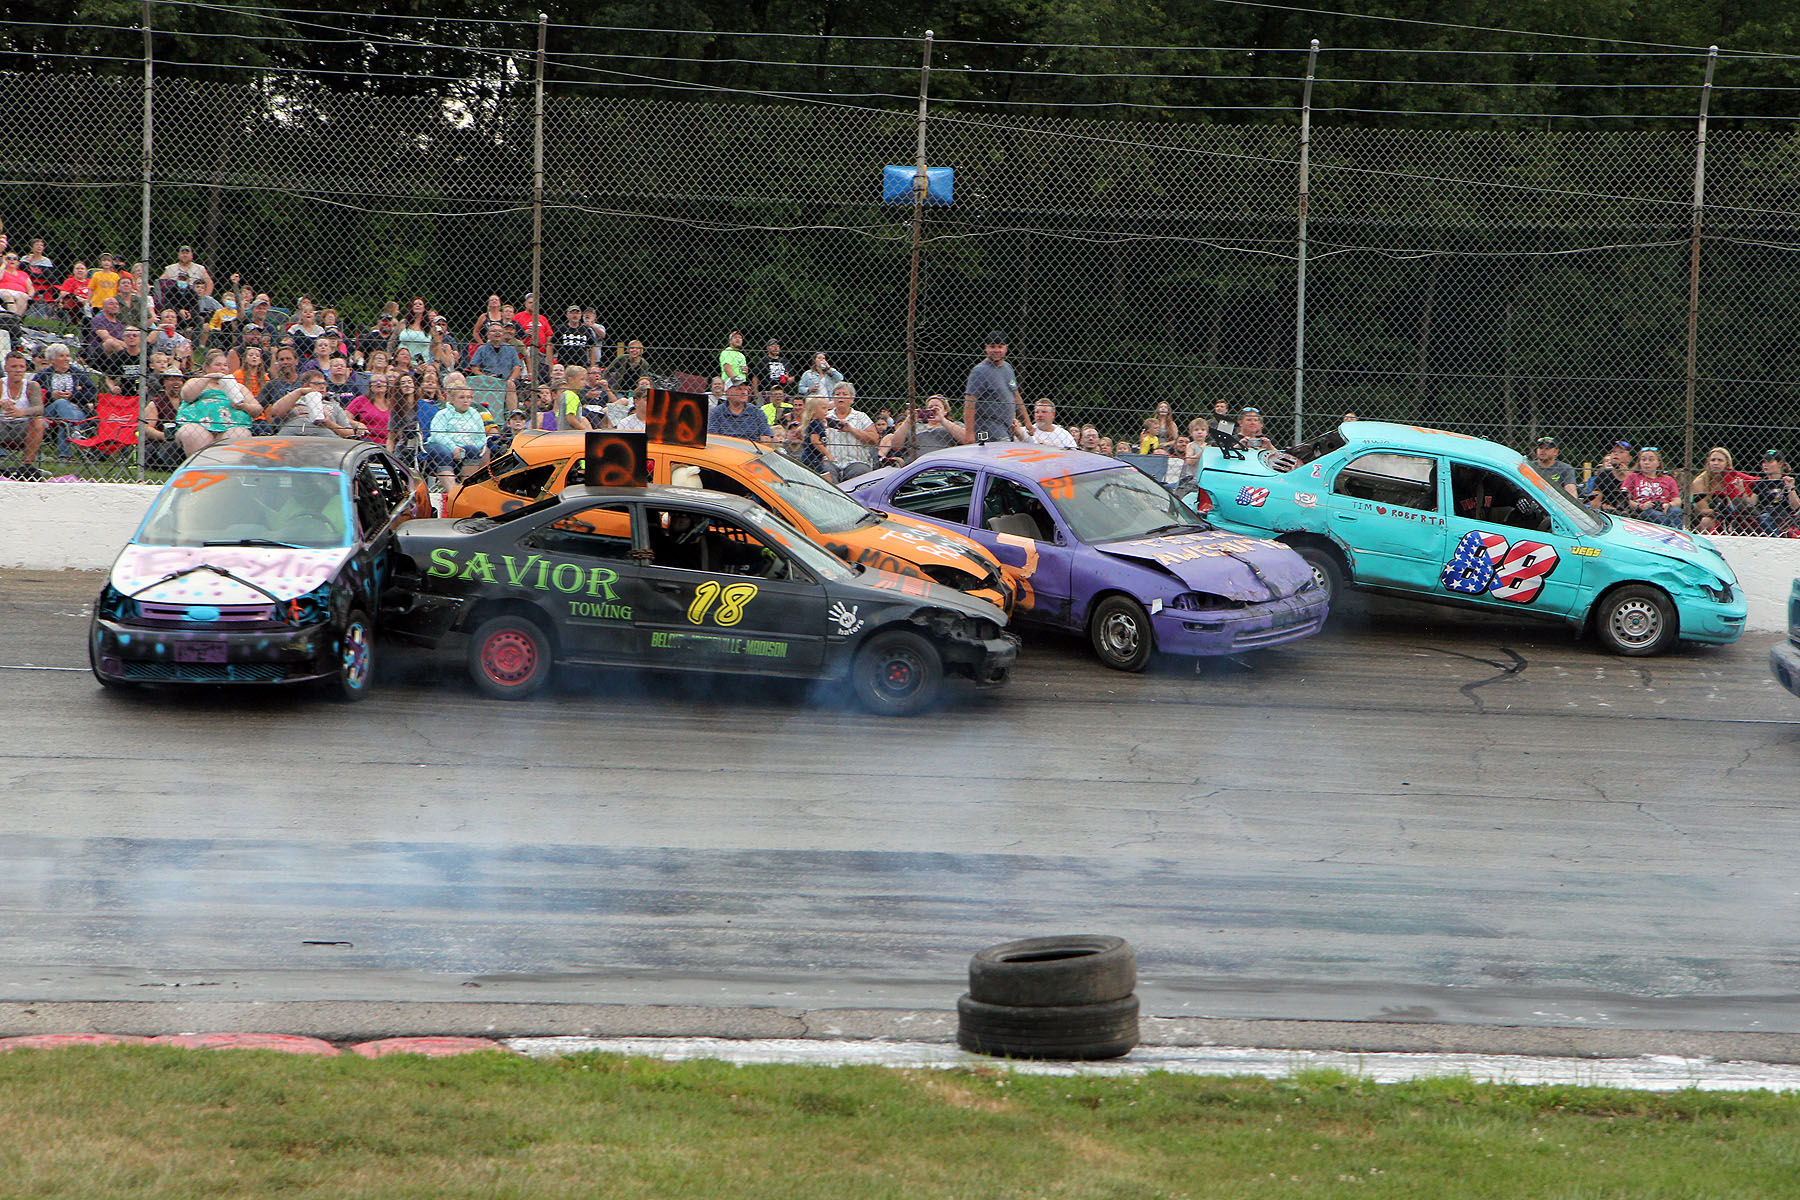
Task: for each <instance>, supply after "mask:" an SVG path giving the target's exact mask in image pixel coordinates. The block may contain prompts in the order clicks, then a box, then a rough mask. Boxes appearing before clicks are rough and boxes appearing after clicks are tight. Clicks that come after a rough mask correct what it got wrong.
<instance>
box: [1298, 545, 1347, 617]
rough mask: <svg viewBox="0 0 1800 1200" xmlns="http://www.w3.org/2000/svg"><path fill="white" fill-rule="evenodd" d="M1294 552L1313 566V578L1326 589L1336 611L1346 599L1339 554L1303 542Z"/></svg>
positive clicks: (1333, 609)
mask: <svg viewBox="0 0 1800 1200" xmlns="http://www.w3.org/2000/svg"><path fill="white" fill-rule="evenodd" d="M1294 553H1295V554H1298V555H1299V556H1300V557H1301V558H1303V559H1305V560H1306V565H1307V566H1309V567H1311V568H1312V573H1313V580H1314V582H1316V583H1317V584H1318V585H1319V586H1320V587H1322V588H1324V589H1325V596H1326V599H1328V600H1330V601H1331V610H1332V611H1333V612H1336V611H1337V610H1338V607H1339V606H1340V605H1341V604H1342V603H1343V600H1344V568H1343V565H1342V564H1340V563H1339V562H1338V557H1337V555H1335V554H1333V553H1332V552H1331V551H1329V550H1327V549H1325V548H1324V547H1323V546H1315V545H1310V544H1308V543H1305V542H1302V543H1301V544H1300V545H1298V546H1295V547H1294Z"/></svg>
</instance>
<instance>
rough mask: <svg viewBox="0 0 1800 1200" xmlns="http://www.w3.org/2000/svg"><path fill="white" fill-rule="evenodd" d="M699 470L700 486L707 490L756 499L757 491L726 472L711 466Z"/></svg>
mask: <svg viewBox="0 0 1800 1200" xmlns="http://www.w3.org/2000/svg"><path fill="white" fill-rule="evenodd" d="M699 470H700V486H701V487H703V488H705V489H706V490H707V491H709V492H724V493H725V494H726V495H727V496H744V497H747V498H749V499H751V500H755V499H756V493H755V492H752V491H751V490H750V489H749V488H748V487H746V486H745V485H744V484H742V483H739V482H738V481H737V480H736V479H735V478H733V477H732V476H730V475H727V474H725V472H723V471H715V470H713V469H712V468H711V467H701V468H700V469H699Z"/></svg>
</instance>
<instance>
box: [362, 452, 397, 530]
mask: <svg viewBox="0 0 1800 1200" xmlns="http://www.w3.org/2000/svg"><path fill="white" fill-rule="evenodd" d="M354 497H355V500H356V519H357V521H358V522H359V523H360V524H361V525H362V531H363V534H364V535H365V536H367V535H370V534H373V533H374V532H375V531H376V530H378V529H380V528H381V527H382V526H383V525H386V524H387V518H388V511H389V507H388V503H387V495H386V492H385V489H383V488H382V486H381V482H380V480H378V479H377V478H376V474H375V469H374V466H373V464H372V463H364V464H363V465H362V466H361V467H360V468H358V470H357V472H356V481H355V491H354Z"/></svg>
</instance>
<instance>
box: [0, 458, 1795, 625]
mask: <svg viewBox="0 0 1800 1200" xmlns="http://www.w3.org/2000/svg"><path fill="white" fill-rule="evenodd" d="M155 495H156V489H155V488H154V487H149V486H144V485H138V484H125V483H7V482H0V514H4V515H3V516H0V567H29V568H32V569H34V570H64V569H73V570H94V571H98V570H103V569H104V568H106V567H109V566H111V565H112V560H113V556H114V555H116V554H117V553H118V552H119V547H120V546H123V545H124V544H125V541H126V539H127V538H129V537H130V536H131V535H132V534H133V533H134V532H136V530H137V527H138V522H139V521H141V520H142V519H143V517H144V510H145V509H146V508H148V507H149V506H150V500H151V498H152V497H153V496H155ZM1713 542H1714V544H1715V545H1717V546H1718V547H1719V550H1720V552H1721V553H1722V554H1724V555H1725V559H1726V561H1727V562H1729V563H1730V564H1731V568H1732V570H1734V571H1736V572H1737V577H1738V582H1739V583H1741V584H1742V585H1743V588H1744V594H1745V596H1746V597H1747V598H1748V600H1749V605H1750V616H1749V621H1748V622H1747V628H1750V629H1754V630H1759V631H1771V630H1773V631H1780V630H1784V629H1786V628H1787V597H1788V587H1789V586H1790V584H1791V583H1792V582H1793V580H1794V578H1795V577H1796V576H1800V539H1795V538H1744V537H1721V538H1714V539H1713Z"/></svg>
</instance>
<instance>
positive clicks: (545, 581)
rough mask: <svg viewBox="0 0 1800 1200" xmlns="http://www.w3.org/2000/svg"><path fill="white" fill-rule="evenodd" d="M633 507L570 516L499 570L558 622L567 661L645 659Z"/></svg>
mask: <svg viewBox="0 0 1800 1200" xmlns="http://www.w3.org/2000/svg"><path fill="white" fill-rule="evenodd" d="M632 510H633V506H632V505H631V504H629V503H627V502H624V501H613V502H611V503H606V504H592V505H588V506H586V507H583V508H580V509H578V510H576V511H574V512H569V511H567V510H562V511H561V512H560V515H558V516H555V517H553V518H551V519H550V520H548V521H546V522H544V523H543V524H542V525H540V526H538V527H537V528H536V529H534V530H532V531H531V533H529V534H527V535H526V536H525V537H523V538H520V539H519V542H518V547H517V553H515V554H509V555H503V556H501V561H500V562H498V563H496V564H494V568H495V571H496V576H497V581H499V582H504V583H506V584H507V585H508V586H509V587H511V588H512V589H513V590H514V591H515V592H516V593H519V594H521V595H522V596H525V597H528V598H529V599H531V600H532V601H534V602H535V603H536V604H538V605H539V606H540V607H541V608H542V609H543V610H544V611H545V612H546V613H548V614H549V615H550V617H551V619H552V620H553V621H555V623H556V628H557V631H558V633H559V635H560V637H561V641H562V654H563V656H564V657H566V658H569V659H573V660H577V661H587V662H630V661H634V660H637V659H640V658H642V657H643V647H642V646H641V645H640V644H639V638H638V635H637V630H636V625H635V622H636V619H637V616H638V613H639V610H640V609H641V608H642V607H643V602H644V598H645V597H644V591H645V581H644V579H643V569H642V567H641V566H640V565H639V564H638V561H637V559H636V558H635V557H634V556H633V553H632V550H633V547H634V544H635V543H634V540H633V528H632V521H633V511H632Z"/></svg>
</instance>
